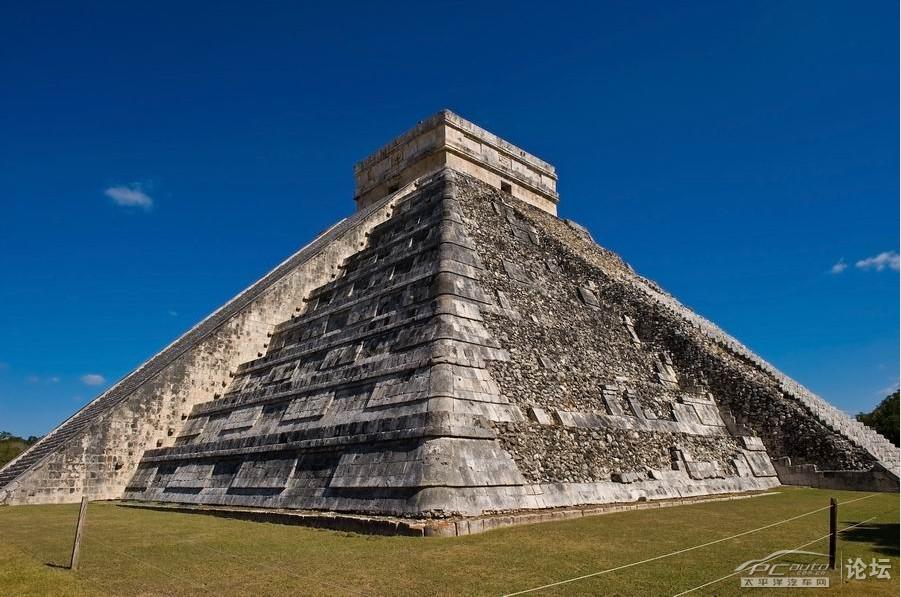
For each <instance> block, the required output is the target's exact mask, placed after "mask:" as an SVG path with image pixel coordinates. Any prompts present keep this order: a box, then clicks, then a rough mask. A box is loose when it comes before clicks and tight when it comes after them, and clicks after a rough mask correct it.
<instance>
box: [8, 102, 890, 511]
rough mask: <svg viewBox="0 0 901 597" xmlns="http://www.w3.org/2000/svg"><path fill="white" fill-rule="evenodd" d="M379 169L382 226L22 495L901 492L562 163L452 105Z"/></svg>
mask: <svg viewBox="0 0 901 597" xmlns="http://www.w3.org/2000/svg"><path fill="white" fill-rule="evenodd" d="M356 177H357V196H356V201H357V205H358V211H357V212H356V214H354V215H353V216H352V217H350V218H348V219H346V220H343V221H342V222H340V223H338V224H337V225H335V226H334V227H332V228H331V229H329V230H327V231H326V232H324V233H323V234H322V235H321V236H320V237H319V238H317V239H316V240H315V241H314V242H313V243H311V244H310V245H308V246H307V247H305V248H304V249H302V250H301V251H299V252H298V253H297V254H295V255H294V256H292V257H291V258H289V259H288V260H287V261H285V262H284V263H282V264H281V265H280V266H279V267H277V268H276V269H275V270H273V271H272V272H271V273H270V274H268V275H267V276H266V277H264V278H263V279H261V280H260V281H259V282H257V283H256V284H254V285H253V286H251V287H250V288H249V289H248V290H246V291H245V292H244V293H242V294H241V295H239V296H238V297H236V298H235V299H233V300H232V301H230V302H229V303H227V304H226V305H225V306H223V307H222V308H221V309H219V310H218V311H216V312H214V313H213V314H212V315H211V316H210V317H208V318H207V319H205V320H204V321H203V322H201V323H200V324H198V326H196V327H195V328H193V329H192V330H190V331H189V332H188V333H186V334H185V335H184V336H182V337H181V338H180V339H178V340H177V341H176V342H174V343H173V344H172V345H170V346H169V347H167V348H166V349H165V350H163V351H162V352H161V353H159V354H158V355H156V356H155V357H153V358H152V359H150V360H149V361H148V362H147V363H145V364H144V365H142V367H140V368H139V369H138V370H136V371H135V372H134V373H132V374H131V375H129V376H127V377H126V378H124V379H123V380H122V381H120V382H119V383H118V384H116V385H115V386H114V387H113V388H111V389H110V390H109V391H107V392H106V393H104V394H103V395H101V396H100V397H98V398H97V399H96V400H95V401H93V402H92V403H91V404H89V405H88V406H87V407H85V408H84V409H82V410H81V411H80V412H79V413H76V414H75V415H74V416H73V417H72V418H70V419H68V420H67V421H65V422H64V423H63V424H61V425H60V426H59V427H58V428H57V429H55V430H54V431H53V432H51V433H50V434H48V435H47V436H46V437H45V438H43V439H42V440H41V441H40V442H39V443H38V444H36V445H35V446H33V447H32V448H31V449H30V450H29V451H28V452H26V453H24V454H23V455H21V456H20V457H19V458H18V459H17V460H15V461H13V462H12V463H10V464H9V465H8V466H7V467H6V468H5V469H3V470H2V471H0V499H2V500H4V501H5V502H6V503H11V504H15V503H38V502H59V501H74V500H76V499H79V498H80V497H81V495H83V494H84V495H89V496H91V497H94V498H123V497H124V498H127V499H131V500H141V501H152V502H172V503H179V504H207V505H223V506H241V507H248V506H252V507H261V508H292V509H303V510H327V511H334V512H348V513H368V514H382V515H395V516H405V517H414V518H444V517H449V516H455V517H460V516H462V517H468V516H479V515H482V514H487V513H498V512H508V511H518V510H533V509H543V508H555V507H571V506H581V505H587V504H602V503H610V502H632V501H637V500H653V499H664V498H681V497H687V496H702V495H713V494H731V493H739V492H745V491H753V490H762V489H767V488H771V487H774V486H777V485H779V484H780V482H781V483H794V484H808V485H819V486H830V487H847V488H866V489H885V490H897V485H898V476H897V475H898V449H897V448H895V447H894V446H892V445H891V444H890V443H889V442H887V441H886V440H885V439H884V438H882V437H881V436H879V435H878V434H876V433H875V432H873V431H871V430H869V429H868V428H866V427H864V426H863V425H861V424H860V423H858V422H856V421H854V420H852V419H850V418H849V417H847V416H846V415H844V414H843V413H841V412H840V411H838V410H837V409H835V408H833V407H831V406H830V405H829V404H827V403H826V402H824V401H823V400H822V399H820V398H818V397H816V396H815V395H813V394H812V393H810V392H809V391H807V390H805V389H804V388H803V387H801V386H800V385H799V384H797V383H795V382H793V381H792V380H790V379H789V378H787V377H786V376H784V375H783V374H781V373H780V372H779V371H778V370H776V369H775V368H774V367H772V366H771V365H769V364H767V363H766V362H764V361H763V360H762V359H760V358H759V357H757V356H756V355H754V354H753V353H752V352H751V351H749V350H748V349H747V348H745V347H744V346H743V345H741V344H740V343H739V342H737V341H736V340H734V339H732V338H731V337H729V336H728V335H727V334H725V333H724V332H723V331H721V330H719V329H718V328H717V327H715V326H714V325H713V324H711V323H710V322H708V321H706V320H705V319H703V318H701V317H700V316H698V315H696V314H694V313H693V312H691V311H690V310H689V309H687V308H686V307H684V306H682V305H680V304H679V303H678V302H677V301H676V300H675V299H673V298H672V297H671V296H670V295H668V294H666V293H665V292H664V291H663V290H661V289H660V288H659V287H658V286H657V285H656V284H654V283H653V282H651V281H649V280H647V279H645V278H642V277H641V276H639V275H637V274H636V273H635V272H634V271H633V270H632V269H631V268H630V267H629V266H628V265H627V264H626V263H624V262H623V261H622V260H621V259H620V258H618V257H617V256H616V255H614V254H612V253H611V252H609V251H607V250H605V249H603V248H601V247H600V246H599V245H598V244H596V243H595V242H594V240H593V239H592V238H591V236H590V234H589V233H588V232H587V231H586V230H585V229H583V228H582V227H580V226H578V225H577V224H575V223H573V222H571V221H567V220H562V219H559V218H557V217H556V206H557V203H558V196H557V193H556V173H555V171H554V169H553V167H552V166H550V165H549V164H547V163H546V162H543V161H541V160H539V159H538V158H535V157H534V156H531V155H529V154H527V153H526V152H524V151H522V150H521V149H519V148H517V147H515V146H513V145H511V144H509V143H507V142H506V141H503V140H502V139H500V138H498V137H496V136H494V135H492V134H491V133H488V132H487V131H484V130H483V129H480V128H479V127H477V126H475V125H473V124H472V123H469V122H467V121H465V120H463V119H462V118H460V117H459V116H456V115H455V114H453V113H451V112H448V111H442V112H440V113H438V114H436V115H435V116H433V117H432V118H430V119H428V120H426V121H423V122H421V123H420V124H419V125H418V126H417V127H416V128H414V129H413V130H412V131H410V132H408V133H407V134H405V135H403V136H402V137H399V138H398V139H396V140H395V141H393V142H392V143H390V144H389V145H387V146H386V147H385V148H383V149H381V150H380V151H378V152H377V153H375V154H373V156H371V157H370V158H368V159H367V160H365V161H364V162H361V163H360V164H359V165H358V166H357V169H356Z"/></svg>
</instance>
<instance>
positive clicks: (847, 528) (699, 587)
mask: <svg viewBox="0 0 901 597" xmlns="http://www.w3.org/2000/svg"><path fill="white" fill-rule="evenodd" d="M889 512H892V510H886V511H885V512H880V513H879V514H877V515H876V516H871V517H870V518H868V519H866V520H863V521H861V522H858V523H856V524H852V525H848V526H846V527H845V528H843V529H842V530H840V531H839V533H844V532H845V531H849V530H851V529H853V528H857V527H859V526H861V525H864V524H867V523H868V522H870V521H871V520H874V519H876V518H879V517H880V516H882V515H883V514H887V513H889ZM828 538H829V533H826V534H825V535H823V536H822V537H818V538H817V539H814V540H813V541H808V542H807V543H805V544H804V545H799V546H797V547H793V548H792V550H793V551H797V550H799V549H803V548H805V547H809V546H811V545H813V544H814V543H819V542H820V541H823V540H824V539H828ZM782 555H784V554H780V555H776V556H773V557H771V558H766V559H765V560H761V561H760V563H761V564H765V563H766V562H770V561H772V560H776V559H779V558H780V557H782ZM741 572H744V571H743V570H742V571H739V572H733V573H732V574H727V575H726V576H721V577H719V578H717V579H716V580H711V581H710V582H706V583H704V584H703V585H698V586H696V587H692V588H691V589H688V590H687V591H682V592H681V593H676V594H675V595H673V597H682V595H688V594H689V593H692V592H694V591H697V590H698V589H703V588H705V587H709V586H710V585H715V584H717V583H718V582H722V581H724V580H726V579H728V578H732V577H733V576H736V575H737V574H741Z"/></svg>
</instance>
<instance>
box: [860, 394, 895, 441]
mask: <svg viewBox="0 0 901 597" xmlns="http://www.w3.org/2000/svg"><path fill="white" fill-rule="evenodd" d="M899 395H901V392H899V391H898V390H895V393H894V394H890V395H888V396H886V398H885V400H883V401H882V402H880V403H879V406H877V407H876V408H874V409H873V412H870V413H860V414H859V415H857V420H858V421H860V422H861V423H863V424H864V425H866V426H867V427H870V428H872V429H875V430H876V431H878V432H879V433H881V434H882V435H884V436H885V437H886V439H888V440H889V441H890V442H892V443H893V444H895V445H896V446H897V445H898V436H899V420H898V397H899Z"/></svg>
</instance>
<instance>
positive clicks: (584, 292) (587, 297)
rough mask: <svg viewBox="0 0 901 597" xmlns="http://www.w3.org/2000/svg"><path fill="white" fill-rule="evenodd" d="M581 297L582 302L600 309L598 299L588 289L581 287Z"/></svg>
mask: <svg viewBox="0 0 901 597" xmlns="http://www.w3.org/2000/svg"><path fill="white" fill-rule="evenodd" d="M579 296H580V297H581V298H582V301H583V302H584V303H585V304H586V305H588V306H589V307H600V303H599V302H598V297H597V296H596V295H595V294H594V293H593V292H592V291H591V290H589V289H588V288H585V287H583V286H580V287H579Z"/></svg>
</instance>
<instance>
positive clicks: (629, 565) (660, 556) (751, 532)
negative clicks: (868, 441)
mask: <svg viewBox="0 0 901 597" xmlns="http://www.w3.org/2000/svg"><path fill="white" fill-rule="evenodd" d="M877 495H879V494H878V493H872V494H870V495H867V496H864V497H860V498H856V499H853V500H848V501H847V502H842V504H840V505H844V504H851V503H853V502H859V501H861V500H866V499H869V498H871V497H875V496H877ZM828 509H829V506H824V507H822V508H817V509H816V510H811V511H810V512H805V513H804V514H799V515H797V516H792V517H791V518H786V519H785V520H780V521H778V522H773V523H770V524H767V525H764V526H762V527H758V528H756V529H751V530H749V531H744V532H741V533H737V534H735V535H730V536H729V537H723V538H721V539H715V540H713V541H708V542H707V543H701V544H699V545H693V546H691V547H686V548H684V549H679V550H676V551H671V552H669V553H665V554H661V555H659V556H654V557H653V558H647V559H645V560H641V561H638V562H631V563H629V564H623V565H622V566H616V567H614V568H608V569H606V570H601V571H599V572H593V573H591V574H584V575H582V576H577V577H575V578H568V579H566V580H561V581H558V582H555V583H550V584H546V585H541V586H540V587H533V588H531V589H525V590H523V591H516V592H515V593H506V594H505V595H504V597H512V596H513V595H524V594H526V593H534V592H536V591H542V590H544V589H550V588H552V587H559V586H560V585H565V584H569V583H573V582H576V581H580V580H585V579H586V578H593V577H595V576H601V575H604V574H609V573H611V572H616V571H618V570H625V569H626V568H632V567H634V566H640V565H642V564H647V563H649V562H656V561H657V560H662V559H664V558H669V557H672V556H676V555H679V554H683V553H686V552H689V551H694V550H696V549H701V548H704V547H710V546H711V545H716V544H717V543H723V542H724V541H731V540H732V539H737V538H739V537H744V536H746V535H751V534H753V533H758V532H760V531H764V530H766V529H770V528H773V527H775V526H779V525H781V524H785V523H787V522H791V521H793V520H798V519H799V518H804V517H805V516H810V515H812V514H816V513H817V512H822V511H824V510H828Z"/></svg>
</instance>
